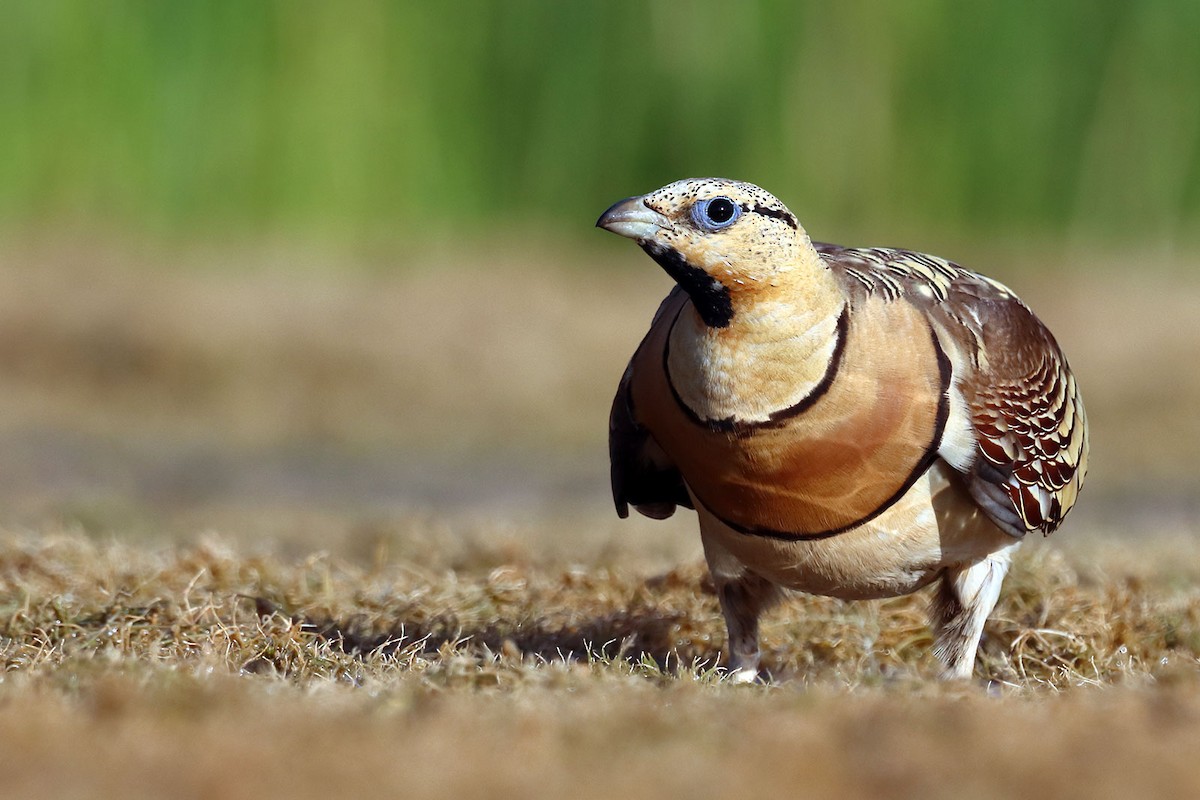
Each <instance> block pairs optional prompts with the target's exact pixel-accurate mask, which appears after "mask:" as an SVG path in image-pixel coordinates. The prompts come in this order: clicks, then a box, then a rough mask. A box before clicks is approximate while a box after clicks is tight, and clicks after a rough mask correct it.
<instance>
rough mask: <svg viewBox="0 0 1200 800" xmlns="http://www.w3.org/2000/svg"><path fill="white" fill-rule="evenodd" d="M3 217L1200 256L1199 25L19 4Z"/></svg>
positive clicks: (1188, 10)
mask: <svg viewBox="0 0 1200 800" xmlns="http://www.w3.org/2000/svg"><path fill="white" fill-rule="evenodd" d="M0 8H2V12H0V16H2V18H3V25H2V26H0V74H2V75H3V79H2V80H0V107H2V108H3V118H4V121H3V122H0V154H3V155H2V157H0V221H2V224H3V225H4V226H5V228H6V229H7V230H9V231H10V232H12V231H13V230H25V229H34V230H37V229H44V228H46V227H54V226H61V225H64V224H69V225H71V226H75V227H77V228H83V229H99V230H116V231H122V232H126V233H129V234H131V235H148V236H151V237H161V238H164V239H168V240H171V239H175V238H177V237H184V238H192V237H200V238H206V237H214V236H217V237H225V238H244V237H256V236H261V235H271V236H280V235H281V236H289V235H301V234H302V235H304V236H306V237H317V238H327V239H329V240H331V241H353V240H355V239H357V238H362V237H372V238H376V239H378V238H380V237H382V238H384V239H387V238H389V237H393V236H394V237H399V238H401V239H408V238H411V237H423V238H432V239H438V238H444V237H446V236H454V237H467V238H474V237H486V236H488V235H489V234H491V233H492V232H494V231H496V230H497V229H500V228H512V227H513V226H517V228H516V229H518V230H520V229H522V228H523V227H524V226H527V225H528V226H532V225H535V224H539V223H542V222H544V221H546V220H550V221H553V222H554V223H555V224H556V225H558V226H560V227H561V229H562V230H568V231H569V230H574V229H579V230H580V231H584V230H585V229H586V228H587V226H588V225H589V224H590V222H591V220H592V219H593V218H594V217H595V215H596V214H597V213H598V212H599V211H600V210H602V209H603V208H604V207H605V206H606V205H607V204H608V202H610V201H612V200H613V199H615V198H618V197H621V196H625V195H628V194H632V193H635V192H642V191H647V190H649V189H651V188H654V187H656V186H658V185H661V184H663V183H665V182H668V181H670V180H673V179H676V178H680V177H685V176H693V175H699V174H719V175H725V176H730V177H738V178H742V179H746V180H750V181H753V182H757V183H760V184H762V185H764V186H766V187H767V188H768V189H770V190H772V191H774V192H775V193H776V194H778V195H780V196H782V197H783V198H784V200H785V201H786V202H788V203H789V204H790V205H792V206H793V207H794V209H795V210H797V211H798V213H800V215H801V218H802V219H803V220H805V221H806V224H807V227H808V228H809V229H810V230H811V231H814V232H816V234H817V235H818V236H819V237H821V238H827V239H834V240H837V239H843V240H849V239H853V240H854V241H857V242H861V243H867V242H868V240H869V242H871V243H909V244H914V243H921V242H923V241H928V240H929V239H931V238H932V239H933V240H935V241H938V240H945V239H947V238H948V237H953V238H955V239H957V240H969V239H971V238H974V237H984V238H986V239H1003V238H1005V237H1009V236H1011V235H1013V234H1016V235H1021V236H1028V237H1035V238H1038V239H1042V240H1047V239H1050V240H1053V239H1055V238H1067V239H1072V240H1076V241H1079V240H1084V241H1094V240H1098V241H1101V242H1108V241H1113V242H1125V243H1130V242H1132V243H1138V244H1140V243H1144V242H1147V241H1151V242H1153V243H1155V244H1158V245H1167V246H1172V245H1179V244H1190V243H1194V242H1195V241H1196V239H1197V238H1200V237H1198V234H1200V38H1198V37H1200V3H1196V2H1192V0H1179V1H1178V2H1172V1H1171V0H1147V1H1146V2H1095V0H1055V1H1054V2H1044V1H1040V0H1014V1H1013V2H1004V3H964V2H958V1H957V0H906V1H905V2H894V3H880V2H868V1H867V0H856V1H853V2H828V3H826V2H805V3H789V2H757V3H748V2H731V0H720V1H717V0H700V1H699V2H686V3H683V2H680V3H675V2H649V3H645V2H632V0H609V1H608V2H600V3H583V2H528V1H526V2H521V1H520V0H510V1H509V2H499V1H493V0H468V1H463V0H458V1H457V2H455V1H450V2H437V3H420V2H384V1H383V0H343V1H342V2H312V1H307V0H299V1H297V0H278V1H277V2H252V1H251V0H203V1H202V0H172V1H171V2H150V1H149V0H146V1H145V2H135V1H133V0H130V1H128V2H119V1H117V0H82V1H80V2H70V1H69V0H44V1H42V2H34V1H32V0H4V2H3V3H2V5H0Z"/></svg>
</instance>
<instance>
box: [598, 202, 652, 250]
mask: <svg viewBox="0 0 1200 800" xmlns="http://www.w3.org/2000/svg"><path fill="white" fill-rule="evenodd" d="M643 200H644V198H642V197H640V196H639V197H627V198H625V199H624V200H619V201H617V202H616V203H613V204H612V206H611V207H610V208H609V209H608V211H605V212H604V213H603V214H601V215H600V219H598V220H596V227H597V228H604V230H606V231H612V232H613V233H615V234H617V235H618V236H625V237H627V238H630V239H636V240H637V241H645V240H646V239H650V238H652V237H653V236H654V234H656V233H658V232H659V231H660V230H662V229H664V228H669V227H671V223H670V222H669V221H668V220H667V218H666V217H664V216H663V215H662V214H660V213H658V212H657V211H655V210H654V209H652V208H650V207H649V206H647V205H646V204H645V202H644V201H643Z"/></svg>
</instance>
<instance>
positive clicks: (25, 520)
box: [0, 245, 1200, 798]
mask: <svg viewBox="0 0 1200 800" xmlns="http://www.w3.org/2000/svg"><path fill="white" fill-rule="evenodd" d="M218 255H219V254H218ZM948 255H954V254H948ZM189 258H191V259H193V260H194V261H197V262H200V263H198V264H190V265H182V266H183V268H180V269H176V270H170V271H160V270H152V269H149V268H147V265H149V264H154V263H158V262H160V261H162V260H163V259H164V254H162V253H148V254H147V253H140V254H139V253H131V252H129V251H128V250H115V249H104V248H96V247H89V248H86V249H76V248H66V249H64V248H56V249H53V250H51V249H48V248H46V247H42V246H35V245H30V246H29V247H27V248H25V249H21V250H17V249H13V250H10V251H9V252H7V253H5V254H4V255H3V258H2V259H0V289H2V291H0V328H2V330H0V380H2V381H3V383H2V388H3V391H0V420H2V422H0V475H2V477H3V481H2V482H0V483H2V484H3V485H2V486H0V504H2V505H0V509H2V512H3V522H4V529H3V532H0V660H2V661H3V664H4V671H3V673H0V753H2V756H0V758H2V761H3V791H2V792H0V794H3V795H4V796H6V797H7V796H13V797H18V796H27V797H101V798H103V797H122V798H140V797H173V798H174V797H235V798H236V797H262V796H291V797H296V798H303V797H328V796H347V795H351V794H362V795H370V796H405V797H476V796H477V797H485V796H486V797H517V796H522V797H526V796H531V795H532V796H540V795H551V794H554V795H567V794H569V795H572V796H578V797H598V796H620V795H631V794H639V795H664V796H695V797H713V796H719V795H729V794H733V793H738V794H759V795H767V796H782V795H785V794H786V795H795V796H813V797H830V796H840V797H887V796H896V797H917V796H921V797H950V796H955V797H959V796H963V795H964V794H965V795H971V796H980V797H1000V796H1016V795H1020V796H1023V797H1024V796H1049V795H1055V796H1062V797H1127V796H1131V795H1136V796H1153V797H1194V796H1197V794H1200V768H1198V767H1197V754H1198V753H1197V744H1196V742H1198V741H1200V539H1198V538H1197V532H1198V531H1200V525H1198V524H1197V516H1198V515H1197V506H1196V503H1195V501H1194V500H1193V499H1192V492H1193V491H1194V490H1195V488H1196V485H1195V484H1196V481H1195V478H1194V475H1195V468H1196V466H1197V460H1196V456H1195V454H1194V453H1195V449H1196V448H1195V444H1196V442H1197V441H1198V440H1200V436H1198V435H1197V429H1196V428H1197V425H1200V423H1197V421H1196V418H1195V416H1194V414H1193V413H1192V411H1191V409H1194V408H1195V407H1196V402H1197V400H1198V399H1200V378H1198V377H1197V374H1196V373H1195V372H1194V371H1191V370H1179V369H1177V368H1176V367H1177V365H1178V364H1179V363H1194V361H1195V357H1196V356H1197V355H1198V354H1200V353H1198V351H1200V335H1197V332H1198V330H1200V327H1198V326H1197V324H1196V323H1195V321H1194V319H1193V314H1192V309H1193V308H1194V306H1195V301H1196V299H1197V298H1200V287H1197V285H1196V284H1194V283H1189V282H1188V281H1187V280H1183V279H1178V278H1176V279H1175V280H1174V281H1173V282H1172V281H1171V280H1169V279H1168V278H1167V277H1165V276H1164V277H1162V278H1157V279H1151V280H1149V281H1148V280H1147V279H1145V278H1144V277H1143V278H1137V279H1136V280H1135V279H1134V278H1132V277H1129V276H1128V274H1127V273H1122V272H1120V271H1118V270H1116V269H1104V268H1100V269H1099V270H1097V271H1094V272H1080V271H1072V270H1066V271H1064V272H1063V273H1062V275H1061V277H1060V278H1059V279H1058V280H1057V281H1056V282H1055V283H1053V284H1050V283H1046V282H1044V281H1036V280H1033V279H1032V278H1029V277H1025V278H1022V277H1021V276H1020V274H1019V273H1018V274H1016V275H1014V276H1005V277H1009V278H1010V282H1011V283H1013V284H1016V286H1017V288H1018V289H1019V290H1020V291H1021V292H1022V294H1024V295H1025V296H1026V297H1027V299H1029V300H1030V301H1031V302H1032V303H1033V305H1034V306H1035V308H1037V309H1038V310H1039V311H1041V312H1042V314H1043V315H1044V316H1045V317H1046V318H1047V319H1048V320H1049V321H1050V322H1051V324H1052V326H1053V327H1054V328H1055V330H1056V331H1058V332H1059V334H1060V338H1061V339H1062V341H1063V343H1064V345H1065V346H1066V347H1067V349H1068V352H1069V353H1070V354H1071V355H1072V359H1073V362H1074V364H1075V367H1076V369H1077V370H1078V372H1079V373H1080V380H1081V383H1082V385H1083V386H1084V389H1085V392H1087V398H1088V402H1089V409H1090V411H1091V414H1092V424H1093V429H1094V432H1095V449H1094V453H1095V462H1096V466H1095V472H1094V474H1093V477H1092V481H1091V484H1090V485H1089V487H1088V489H1087V490H1085V493H1084V496H1083V500H1082V505H1081V507H1080V509H1079V511H1078V512H1077V513H1076V514H1075V515H1073V516H1072V518H1071V519H1070V520H1069V521H1068V524H1067V526H1066V527H1065V528H1064V529H1063V530H1062V531H1061V532H1060V533H1058V534H1056V535H1055V536H1054V537H1052V538H1051V539H1050V540H1049V541H1042V540H1038V541H1036V542H1031V543H1030V546H1029V547H1027V548H1025V552H1024V553H1023V554H1022V556H1021V558H1020V560H1019V562H1018V564H1017V566H1016V567H1015V569H1014V571H1013V574H1012V576H1011V577H1010V579H1009V581H1008V582H1007V584H1006V586H1005V591H1004V594H1003V596H1002V599H1001V603H1000V605H999V607H998V608H997V611H996V613H995V614H994V616H993V619H992V621H991V623H990V624H989V626H988V632H987V639H986V641H985V644H984V646H983V654H982V658H981V661H980V664H979V668H978V671H977V681H976V682H974V683H972V684H970V685H964V686H946V685H940V684H937V683H933V682H931V681H930V680H929V677H930V676H931V675H932V674H933V673H934V671H935V665H934V663H933V662H932V659H931V657H930V655H929V645H930V641H929V635H928V632H927V630H926V629H925V623H924V605H925V602H926V598H925V597H923V596H921V595H918V596H916V597H910V598H902V599H897V600H891V601H884V602H878V603H843V602H838V601H833V600H828V599H823V598H811V597H795V598H793V599H792V600H790V601H789V602H788V603H787V604H785V605H784V606H783V607H782V608H781V609H779V610H778V611H777V612H775V613H773V614H772V615H771V616H770V617H769V618H768V620H767V622H766V626H765V630H764V644H765V647H766V651H767V652H766V659H765V660H766V664H767V666H768V667H769V669H770V670H771V672H772V674H773V676H774V681H773V683H772V684H770V685H767V686H752V687H736V686H730V685H726V684H723V683H722V682H721V680H720V669H719V665H720V648H721V646H722V644H723V638H724V635H723V627H722V624H721V622H720V617H719V613H718V611H717V605H716V600H715V598H714V597H713V596H712V594H711V591H710V589H709V586H708V584H707V581H706V579H705V573H704V569H703V566H702V563H701V561H700V559H699V550H698V546H697V542H696V538H697V537H696V535H695V532H694V527H693V526H694V522H693V520H691V519H680V520H672V521H671V522H669V523H666V524H655V523H650V522H648V521H629V522H620V521H618V520H616V519H615V517H613V516H612V515H611V513H610V512H609V510H608V509H607V508H606V499H605V497H604V492H605V486H604V480H605V467H604V463H603V433H604V415H605V410H606V409H605V406H606V404H607V400H608V395H609V392H610V390H611V384H612V382H613V380H614V379H615V376H616V374H617V373H618V372H619V370H620V368H621V366H622V364H621V362H622V361H623V359H624V358H625V357H626V356H627V354H628V351H629V350H630V348H631V347H632V346H633V343H634V342H635V340H636V338H637V337H638V335H639V334H640V332H641V330H642V329H643V328H644V325H645V322H646V319H647V318H648V316H649V314H650V313H651V311H652V310H653V307H654V305H655V303H656V301H657V295H658V294H660V293H661V292H662V291H663V290H664V289H665V282H664V279H663V278H662V277H661V276H659V275H656V274H655V273H654V272H653V268H652V267H651V266H650V265H648V264H647V265H642V266H644V267H646V270H645V271H643V272H638V271H634V270H632V269H625V270H619V271H607V272H602V271H596V270H592V271H580V272H572V271H563V270H554V269H550V268H544V267H543V268H536V267H535V268H530V267H529V266H528V265H525V264H522V263H520V260H519V259H518V258H517V257H516V256H512V257H510V258H508V259H503V258H502V259H496V258H489V259H488V260H487V261H486V263H485V262H483V261H482V260H475V259H470V258H466V259H464V258H463V257H462V256H461V255H458V256H455V260H457V261H459V262H463V261H465V262H467V263H460V264H459V265H458V266H456V267H455V268H454V269H452V270H445V269H442V270H440V271H437V270H433V269H422V268H420V266H419V265H418V266H417V267H414V268H412V269H410V270H408V271H406V272H404V273H403V274H400V275H397V274H394V273H387V274H385V273H383V272H378V271H376V272H372V271H371V270H369V269H366V268H358V269H356V270H353V271H349V272H346V273H343V274H341V275H337V274H333V273H331V272H330V271H328V270H325V269H312V270H308V271H304V270H301V271H300V272H299V273H297V271H296V270H295V269H288V270H283V269H276V268H275V267H274V266H273V265H272V263H271V259H270V258H267V257H265V256H253V255H250V256H247V255H246V254H245V253H242V254H241V255H240V256H239V259H240V261H239V262H238V263H237V264H236V265H234V264H229V263H225V264H223V265H221V266H220V267H219V268H214V267H213V266H212V264H210V263H209V262H214V263H215V262H218V261H228V259H227V258H224V257H223V258H220V259H219V258H217V257H216V256H214V255H213V254H208V255H205V254H195V255H192V256H190V257H189ZM415 260H416V261H418V262H426V261H428V262H443V261H446V260H448V256H445V255H444V254H426V255H424V256H422V257H419V258H416V259H415ZM1000 260H1001V262H1002V264H1001V267H1002V266H1003V261H1004V259H1000ZM1019 260H1020V259H1019V258H1015V257H1014V259H1013V261H1019ZM472 261H475V262H476V263H471V262H472ZM290 266H291V265H290ZM315 266H317V267H319V266H320V265H319V264H316V265H315ZM444 266H445V265H444V264H443V267H444ZM235 267H236V268H235ZM992 271H993V272H997V271H999V272H1000V274H1003V272H1002V269H1001V270H997V269H996V268H993V269H992ZM1097 319H1100V320H1102V321H1103V324H1098V323H1097V322H1095V320H1097ZM1148 386H1157V387H1161V388H1160V389H1159V390H1158V391H1149V390H1148V389H1147V387H1148Z"/></svg>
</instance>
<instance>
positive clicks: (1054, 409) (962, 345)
mask: <svg viewBox="0 0 1200 800" xmlns="http://www.w3.org/2000/svg"><path fill="white" fill-rule="evenodd" d="M817 249H818V251H819V252H820V253H821V254H822V257H823V258H825V260H826V262H827V263H829V264H830V266H831V268H832V269H833V270H834V271H835V273H837V274H838V275H839V276H840V277H841V278H842V280H843V284H844V285H845V286H847V287H848V288H849V289H851V290H852V291H854V292H860V293H866V294H879V295H882V296H883V297H884V298H886V299H889V300H892V301H900V300H902V299H903V300H904V301H907V302H912V303H915V304H918V305H920V306H922V307H923V308H924V309H925V310H926V312H927V313H928V314H929V318H930V320H931V323H932V324H933V326H934V328H935V330H936V331H937V334H938V337H939V340H940V341H941V343H942V347H943V348H944V349H945V350H946V352H947V354H948V355H949V357H950V359H951V362H952V364H953V374H954V380H953V383H952V389H951V391H952V393H957V394H956V397H952V409H953V407H954V406H955V402H954V401H956V400H957V401H958V402H957V405H958V407H959V409H960V416H961V418H962V424H961V425H959V426H955V425H953V424H951V425H949V426H948V428H947V432H946V436H945V437H944V438H943V442H942V449H941V451H940V454H941V455H942V457H943V458H944V460H946V461H947V462H948V463H950V464H951V466H953V467H955V469H957V470H958V471H959V472H960V473H962V474H963V476H964V478H965V483H966V487H967V490H968V491H969V492H970V494H971V497H972V498H974V500H975V502H976V503H978V505H979V506H980V508H982V509H983V511H984V512H985V513H986V514H987V515H988V517H989V518H990V519H991V520H992V521H993V522H995V523H996V524H997V525H998V526H999V527H1000V528H1001V529H1003V530H1005V531H1006V532H1008V533H1010V534H1012V535H1014V536H1017V537H1021V536H1024V535H1025V534H1026V533H1027V532H1029V531H1033V530H1041V531H1043V532H1044V533H1047V534H1048V533H1050V532H1052V531H1054V530H1055V529H1056V528H1058V526H1059V525H1060V524H1061V523H1062V520H1063V518H1064V517H1065V516H1066V514H1067V512H1068V511H1070V509H1071V507H1072V506H1073V505H1074V504H1075V500H1076V497H1077V495H1078V492H1079V489H1080V487H1081V486H1082V484H1083V480H1084V477H1085V475H1086V474H1087V459H1088V434H1087V415H1086V412H1085V411H1084V407H1083V399H1082V397H1081V396H1080V393H1079V388H1078V386H1077V385H1076V383H1075V377H1074V375H1072V373H1071V370H1070V367H1069V365H1068V364H1067V360H1066V358H1065V357H1064V356H1063V353H1062V350H1061V349H1060V348H1059V346H1058V343H1057V342H1056V341H1055V339H1054V336H1053V335H1052V334H1051V333H1050V331H1049V330H1047V329H1046V326H1045V325H1043V324H1042V322H1041V320H1039V319H1038V318H1037V317H1036V316H1035V315H1034V314H1033V312H1032V311H1030V309H1029V308H1028V306H1026V305H1025V304H1024V303H1023V302H1021V300H1020V299H1018V298H1017V297H1016V295H1014V294H1013V293H1012V292H1011V291H1010V290H1009V289H1008V288H1007V287H1005V286H1004V285H1002V284H1000V283H998V282H996V281H994V280H992V279H990V278H987V277H984V276H982V275H979V274H977V273H974V272H971V271H969V270H967V269H964V268H963V267H960V266H958V265H957V264H954V263H953V262H950V261H946V260H944V259H940V258H936V257H934V256H928V255H925V254H923V253H914V252H912V251H907V250H894V249H886V248H869V249H851V248H842V247H838V246H836V245H826V244H818V245H817ZM953 413H954V412H953V410H952V414H953Z"/></svg>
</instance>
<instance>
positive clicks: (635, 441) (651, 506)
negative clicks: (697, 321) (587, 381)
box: [608, 286, 692, 519]
mask: <svg viewBox="0 0 1200 800" xmlns="http://www.w3.org/2000/svg"><path fill="white" fill-rule="evenodd" d="M685 302H687V295H686V294H685V293H684V291H683V290H682V289H680V288H679V287H678V286H676V287H675V288H674V289H672V290H671V293H670V294H668V295H667V297H666V299H665V300H663V302H662V304H661V305H659V307H658V311H657V312H656V313H655V315H654V321H653V322H652V323H651V325H650V331H649V332H648V333H647V334H646V336H645V338H643V339H642V343H641V344H640V345H638V349H637V351H635V352H634V355H633V358H631V359H630V361H629V366H628V367H626V368H625V374H624V375H622V376H621V382H620V384H618V386H617V394H616V396H615V397H614V398H613V404H612V412H611V413H610V414H609V418H608V457H609V464H610V469H611V478H612V492H613V502H614V503H615V504H616V507H617V514H618V515H619V516H620V517H621V518H622V519H624V518H625V517H628V516H629V506H631V505H632V506H633V507H634V508H636V509H637V510H638V512H639V513H641V514H644V515H646V516H648V517H652V518H654V519H666V518H667V517H669V516H671V515H672V514H674V513H675V507H676V506H683V507H684V508H692V501H691V498H690V497H689V496H688V492H687V487H686V486H685V485H684V482H683V476H682V475H681V474H680V472H679V469H678V468H677V467H676V466H675V464H674V463H673V462H672V461H671V459H670V458H669V457H668V456H667V454H666V453H665V452H664V451H663V449H662V448H661V447H659V445H658V443H657V442H656V441H654V438H653V437H652V436H651V435H650V432H649V431H647V430H646V428H645V427H643V426H642V424H641V423H640V422H639V421H638V417H637V410H636V409H635V408H634V403H633V392H632V389H631V385H632V382H633V364H634V362H635V361H636V360H637V358H638V353H640V352H641V351H642V349H643V348H645V347H650V346H655V345H654V344H653V343H654V342H660V341H661V340H662V338H663V337H665V336H666V333H667V331H666V329H665V328H666V322H665V320H669V319H673V318H674V317H675V315H676V313H677V312H678V310H679V308H680V306H682V305H683V304H684V303H685ZM658 346H659V347H661V344H659V345H658Z"/></svg>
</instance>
